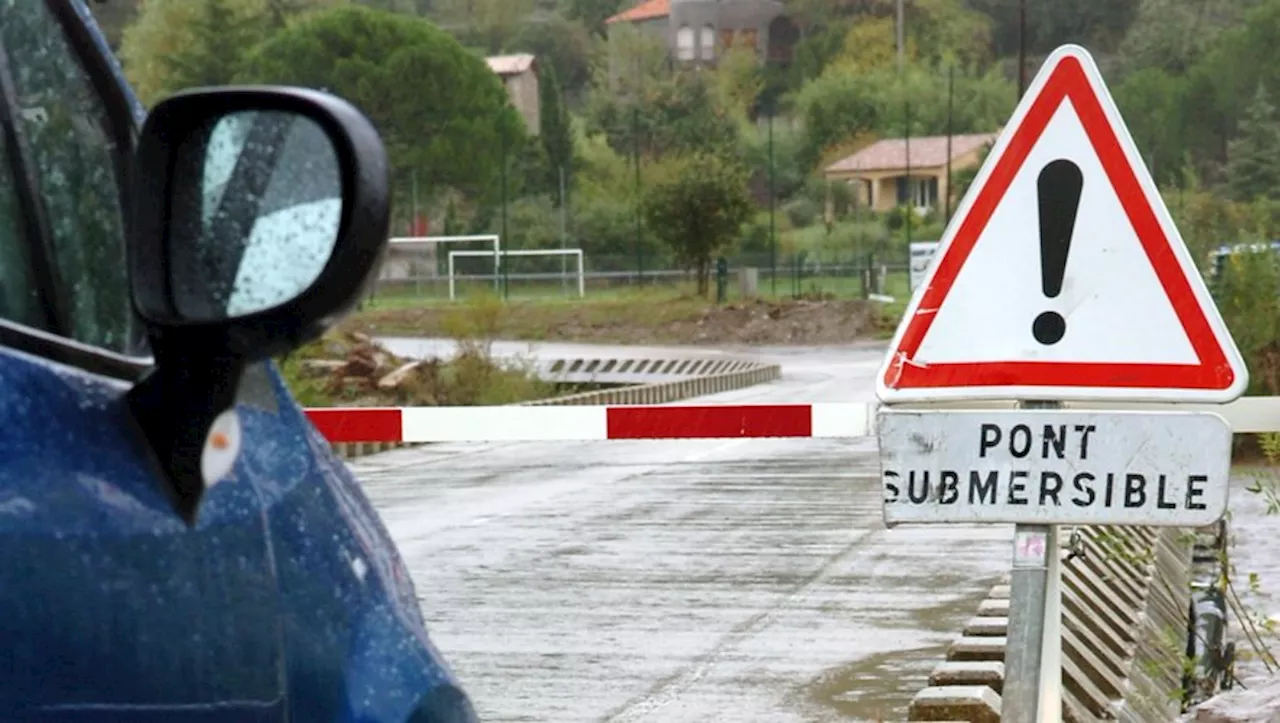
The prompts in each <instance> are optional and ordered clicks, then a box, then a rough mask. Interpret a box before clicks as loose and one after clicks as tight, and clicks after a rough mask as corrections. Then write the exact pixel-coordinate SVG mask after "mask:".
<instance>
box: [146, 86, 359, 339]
mask: <svg viewBox="0 0 1280 723" xmlns="http://www.w3.org/2000/svg"><path fill="white" fill-rule="evenodd" d="M173 179H174V180H173V183H172V186H171V191H170V192H171V194H172V196H171V198H170V206H169V207H170V212H171V215H170V217H169V227H168V240H167V245H166V248H167V251H168V256H169V259H168V261H169V263H168V267H169V275H170V278H169V282H170V283H169V288H170V290H171V293H172V295H173V304H174V309H175V311H176V312H177V313H178V315H179V316H180V317H182V318H183V319H186V320H189V321H216V320H221V319H228V318H235V317H240V316H246V315H249V314H253V313H255V312H259V311H265V310H267V309H270V308H273V307H276V306H279V305H281V304H284V303H287V302H289V301H290V300H292V299H293V298H295V297H297V296H298V295H299V294H301V293H302V292H303V291H305V290H307V288H308V287H310V286H311V284H312V283H314V282H315V280H316V279H317V278H318V277H319V276H320V272H321V271H322V270H323V269H324V267H325V264H326V263H327V262H328V261H329V257H330V256H331V255H332V254H333V249H334V247H335V245H336V244H337V241H338V232H339V228H340V226H341V221H342V204H343V194H342V190H343V189H342V171H341V164H340V163H339V161H338V154H337V152H336V151H335V149H334V147H333V142H332V141H331V140H330V138H329V136H328V134H327V133H325V131H324V129H323V128H321V127H320V125H319V124H317V123H316V122H315V121H313V120H311V119H310V118H307V117H306V116H302V115H297V114H293V113H288V112H283V111H275V110H273V111H236V112H232V113H228V114H226V115H222V116H219V117H216V118H214V119H212V120H211V121H210V122H209V123H207V124H206V125H205V126H204V127H202V128H201V129H200V130H198V131H197V132H195V133H193V134H192V135H191V136H190V137H188V138H187V139H186V140H185V141H183V142H182V143H181V144H180V145H179V146H178V148H177V149H176V152H175V168H174V169H173Z"/></svg>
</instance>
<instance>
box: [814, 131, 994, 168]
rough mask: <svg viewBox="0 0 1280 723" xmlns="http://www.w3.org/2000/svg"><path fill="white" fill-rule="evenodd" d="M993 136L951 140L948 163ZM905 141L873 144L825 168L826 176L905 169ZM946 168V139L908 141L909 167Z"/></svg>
mask: <svg viewBox="0 0 1280 723" xmlns="http://www.w3.org/2000/svg"><path fill="white" fill-rule="evenodd" d="M996 135H997V134H995V133H970V134H966V135H954V136H951V159H952V160H955V159H956V158H958V157H960V156H963V155H964V154H966V153H969V152H970V151H973V150H974V149H977V148H981V147H982V146H984V145H986V144H988V143H994V142H995V140H996ZM906 151H907V141H906V140H905V139H903V138H885V139H884V140H879V141H876V142H875V143H872V144H871V145H869V146H867V147H866V148H863V149H862V150H860V151H858V152H857V153H855V154H853V155H851V156H849V157H847V158H842V159H840V160H838V161H836V162H835V163H832V164H831V165H829V166H827V172H828V173H851V172H855V171H891V170H897V169H899V168H906V167H907V163H906V161H907V152H906ZM946 164H947V137H946V136H921V137H919V138H912V139H911V167H912V168H937V167H938V166H945V165H946Z"/></svg>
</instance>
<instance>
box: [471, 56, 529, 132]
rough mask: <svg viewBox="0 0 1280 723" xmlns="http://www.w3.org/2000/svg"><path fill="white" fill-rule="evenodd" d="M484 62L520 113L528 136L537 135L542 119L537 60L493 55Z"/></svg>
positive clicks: (526, 57)
mask: <svg viewBox="0 0 1280 723" xmlns="http://www.w3.org/2000/svg"><path fill="white" fill-rule="evenodd" d="M484 60H485V62H486V63H488V64H489V69H490V70H492V71H493V72H494V73H497V75H498V77H500V78H502V84H503V85H504V86H505V87H506V89H507V96H508V97H509V98H511V104H512V105H513V106H515V109H516V111H517V112H519V113H520V117H522V118H524V123H525V127H526V128H528V129H529V133H530V135H534V136H536V135H539V134H540V133H541V131H542V119H541V117H540V115H539V112H538V109H539V107H540V106H539V98H538V61H537V59H536V58H534V56H532V55H529V54H528V53H520V54H518V55H495V56H492V57H489V58H485V59H484Z"/></svg>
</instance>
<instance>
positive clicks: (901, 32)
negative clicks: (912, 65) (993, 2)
mask: <svg viewBox="0 0 1280 723" xmlns="http://www.w3.org/2000/svg"><path fill="white" fill-rule="evenodd" d="M1023 1H1024V2H1025V0H1023ZM905 26H906V20H905V17H904V13H903V10H902V0H898V73H899V74H901V73H902V67H903V57H904V53H905V43H904V40H903V39H904V37H905V34H906V33H905Z"/></svg>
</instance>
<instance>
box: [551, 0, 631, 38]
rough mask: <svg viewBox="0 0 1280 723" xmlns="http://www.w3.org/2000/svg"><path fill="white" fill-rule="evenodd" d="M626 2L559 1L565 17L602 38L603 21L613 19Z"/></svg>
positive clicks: (622, 0)
mask: <svg viewBox="0 0 1280 723" xmlns="http://www.w3.org/2000/svg"><path fill="white" fill-rule="evenodd" d="M624 4H626V0H561V5H562V6H563V8H564V13H565V15H568V16H569V17H571V18H573V19H575V20H578V21H580V22H581V23H582V24H583V25H584V26H586V28H587V29H588V30H590V31H591V32H593V33H595V34H596V35H598V36H600V37H604V35H605V28H604V21H605V20H608V19H609V18H611V17H613V16H614V15H616V14H617V13H618V11H619V10H621V9H622V7H623V5H624Z"/></svg>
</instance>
